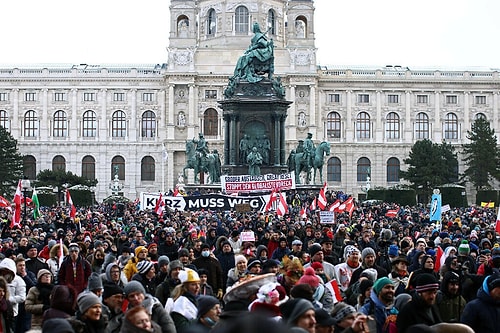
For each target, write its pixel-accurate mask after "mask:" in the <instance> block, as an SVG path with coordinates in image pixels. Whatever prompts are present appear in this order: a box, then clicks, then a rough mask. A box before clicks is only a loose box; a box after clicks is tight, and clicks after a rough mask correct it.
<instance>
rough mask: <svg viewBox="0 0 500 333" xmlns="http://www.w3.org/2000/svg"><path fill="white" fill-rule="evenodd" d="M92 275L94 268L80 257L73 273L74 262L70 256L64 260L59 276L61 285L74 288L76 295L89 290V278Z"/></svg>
mask: <svg viewBox="0 0 500 333" xmlns="http://www.w3.org/2000/svg"><path fill="white" fill-rule="evenodd" d="M91 273H92V268H91V267H90V264H89V262H88V261H87V260H85V259H83V258H82V257H81V256H78V259H77V260H76V263H75V270H74V271H73V262H72V260H71V257H70V256H69V255H68V256H66V258H64V260H63V262H62V264H61V267H60V268H59V272H58V274H57V278H58V282H59V284H63V285H68V286H72V287H73V288H74V289H75V290H76V293H77V294H79V293H81V292H82V291H84V290H85V288H87V283H88V282H89V276H90V274H91Z"/></svg>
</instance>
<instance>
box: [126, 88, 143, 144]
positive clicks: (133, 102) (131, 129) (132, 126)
mask: <svg viewBox="0 0 500 333" xmlns="http://www.w3.org/2000/svg"><path fill="white" fill-rule="evenodd" d="M129 119H130V123H129V125H128V131H127V132H128V135H127V141H132V142H135V141H137V138H138V137H139V136H138V135H137V131H138V130H139V131H140V126H137V89H132V96H131V99H130V118H129Z"/></svg>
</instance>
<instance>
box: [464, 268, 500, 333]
mask: <svg viewBox="0 0 500 333" xmlns="http://www.w3.org/2000/svg"><path fill="white" fill-rule="evenodd" d="M499 320H500V273H498V271H497V272H495V273H494V274H492V275H489V276H488V277H486V279H484V281H483V285H482V287H481V288H480V289H479V290H478V291H477V298H475V299H474V300H472V301H470V302H469V303H467V305H466V306H465V308H464V312H463V313H462V318H461V320H460V321H461V322H462V323H463V324H466V325H468V326H469V327H471V328H472V329H473V330H474V332H475V333H499V332H500V326H499V325H498V321H499Z"/></svg>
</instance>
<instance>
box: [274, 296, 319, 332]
mask: <svg viewBox="0 0 500 333" xmlns="http://www.w3.org/2000/svg"><path fill="white" fill-rule="evenodd" d="M308 310H314V306H313V304H312V303H311V302H309V301H308V300H305V299H303V298H294V299H291V300H288V301H286V302H285V303H283V304H281V305H280V311H281V314H282V315H283V319H284V320H285V324H288V325H289V326H293V325H294V324H296V322H297V320H298V319H299V317H300V316H302V315H303V314H304V313H305V312H307V311H308Z"/></svg>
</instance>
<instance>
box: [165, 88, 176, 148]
mask: <svg viewBox="0 0 500 333" xmlns="http://www.w3.org/2000/svg"><path fill="white" fill-rule="evenodd" d="M174 87H175V85H174V84H169V85H168V109H167V139H168V140H173V139H174V136H175V122H174V113H175V108H174Z"/></svg>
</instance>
